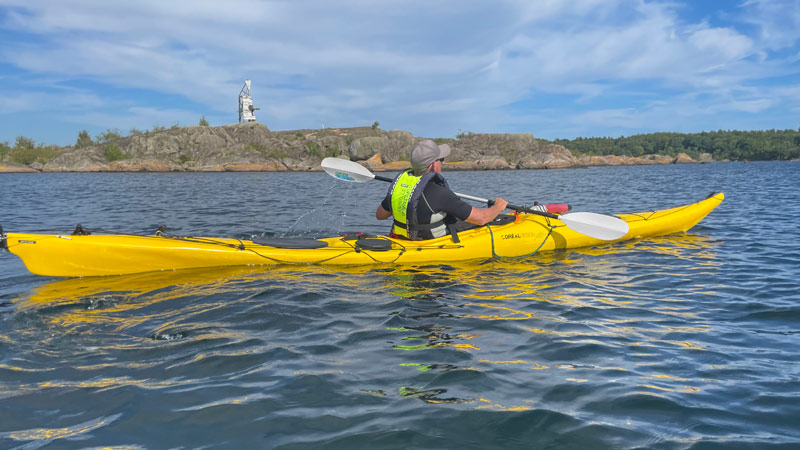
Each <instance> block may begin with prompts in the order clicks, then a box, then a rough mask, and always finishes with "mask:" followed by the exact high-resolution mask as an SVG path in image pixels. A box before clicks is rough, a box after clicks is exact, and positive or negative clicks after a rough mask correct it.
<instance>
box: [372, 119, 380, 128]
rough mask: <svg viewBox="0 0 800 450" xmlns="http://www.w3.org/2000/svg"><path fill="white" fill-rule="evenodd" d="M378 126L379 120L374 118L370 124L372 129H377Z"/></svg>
mask: <svg viewBox="0 0 800 450" xmlns="http://www.w3.org/2000/svg"><path fill="white" fill-rule="evenodd" d="M378 126H380V122H378V121H377V120H376V121H375V122H374V123H373V124H372V129H373V130H376V129H378Z"/></svg>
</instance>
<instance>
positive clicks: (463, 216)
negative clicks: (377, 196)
mask: <svg viewBox="0 0 800 450" xmlns="http://www.w3.org/2000/svg"><path fill="white" fill-rule="evenodd" d="M381 206H382V207H383V209H385V210H387V211H390V212H391V211H392V189H391V188H390V189H389V192H388V193H387V194H386V197H384V199H383V201H382V202H381ZM438 212H445V213H447V217H446V218H445V220H444V221H445V223H455V222H457V221H458V220H467V218H468V217H469V215H470V214H471V213H472V206H470V204H469V203H466V202H465V201H464V200H461V199H460V198H459V197H458V196H457V195H456V194H455V193H453V191H451V190H450V189H448V188H446V187H444V186H442V185H441V184H439V183H436V182H435V181H431V182H429V183H428V185H427V186H425V190H424V191H422V196H421V197H420V199H419V204H418V205H417V219H418V220H419V223H430V221H431V216H432V215H434V214H435V213H438ZM429 233H430V232H429V231H421V232H420V237H422V238H423V239H425V238H428V237H433V236H430V235H429ZM426 235H429V236H426Z"/></svg>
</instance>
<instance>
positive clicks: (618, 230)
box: [558, 212, 628, 241]
mask: <svg viewBox="0 0 800 450" xmlns="http://www.w3.org/2000/svg"><path fill="white" fill-rule="evenodd" d="M558 220H560V221H562V222H564V225H566V226H567V227H569V229H571V230H573V231H577V232H578V233H581V234H585V235H586V236H590V237H593V238H595V239H600V240H603V241H614V240H617V239H619V238H621V237H622V236H625V235H626V234H628V224H627V223H626V222H625V221H624V220H622V219H620V218H619V217H614V216H606V215H604V214H597V213H591V212H574V213H569V214H564V215H562V216H559V218H558Z"/></svg>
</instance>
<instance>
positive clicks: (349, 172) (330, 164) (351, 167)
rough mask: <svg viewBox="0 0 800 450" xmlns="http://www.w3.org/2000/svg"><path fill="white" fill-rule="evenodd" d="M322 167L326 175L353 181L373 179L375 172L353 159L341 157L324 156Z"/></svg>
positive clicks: (361, 181) (359, 181) (362, 181)
mask: <svg viewBox="0 0 800 450" xmlns="http://www.w3.org/2000/svg"><path fill="white" fill-rule="evenodd" d="M322 168H323V169H324V170H325V172H328V175H330V176H332V177H334V178H336V179H339V180H342V181H351V182H354V183H364V182H366V181H371V180H374V179H375V174H373V173H372V172H370V171H369V169H367V168H366V167H364V166H362V165H361V164H359V163H357V162H353V161H348V160H346V159H341V158H325V159H323V160H322Z"/></svg>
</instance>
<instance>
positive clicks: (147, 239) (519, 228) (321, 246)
mask: <svg viewBox="0 0 800 450" xmlns="http://www.w3.org/2000/svg"><path fill="white" fill-rule="evenodd" d="M723 199H724V194H722V193H719V194H715V195H712V196H709V197H708V198H706V199H704V200H701V201H699V202H696V203H692V204H689V205H684V206H680V207H677V208H671V209H665V210H660V211H647V212H640V213H633V214H618V215H617V217H619V218H621V219H622V220H624V221H625V222H627V223H628V226H629V231H628V233H627V234H626V235H625V236H623V237H621V238H620V239H617V240H615V241H603V240H599V239H595V238H592V237H589V236H585V235H582V234H579V233H577V232H575V231H573V230H571V229H569V228H567V227H566V226H565V225H564V224H563V223H562V222H560V221H559V220H557V219H551V218H547V217H543V216H539V215H533V214H525V213H521V214H519V215H518V216H516V218H515V220H513V221H511V222H510V223H506V224H501V225H488V226H485V227H479V228H475V229H472V230H467V231H462V232H460V233H459V235H458V236H459V239H460V242H458V243H456V242H454V241H453V240H452V238H451V237H450V236H446V237H442V238H437V239H432V240H428V241H407V240H400V239H391V238H388V237H385V236H374V237H370V238H368V239H365V240H361V239H354V238H353V237H342V236H336V237H328V238H320V239H316V240H313V242H314V243H315V244H316V245H315V246H316V247H318V248H282V247H281V246H274V245H266V244H263V243H258V240H256V241H257V242H253V241H250V240H239V239H226V238H206V237H179V236H163V235H162V236H134V235H52V234H26V233H8V235H7V236H6V242H5V246H6V247H7V248H8V250H9V251H10V252H11V253H13V254H15V255H17V256H18V257H20V258H21V259H22V261H23V263H24V264H25V266H26V267H27V268H28V270H30V271H31V272H32V273H35V274H37V275H45V276H57V277H84V276H101V275H123V274H132V273H140V272H151V271H159V270H180V269H190V268H207V267H224V266H246V265H279V264H328V265H368V264H426V263H446V262H455V261H467V260H481V259H482V260H485V259H489V258H493V257H522V256H526V255H531V254H534V253H536V252H540V251H554V250H560V249H569V248H580V247H590V246H598V245H607V244H609V243H610V242H618V241H624V240H629V239H639V238H647V237H652V236H660V235H666V234H673V233H679V232H684V231H687V230H689V229H690V228H692V227H693V226H695V225H696V224H697V223H698V222H699V221H701V220H702V219H703V218H704V217H706V215H708V214H709V213H710V212H711V211H712V210H714V208H716V207H717V206H718V205H719V204H720V203H721V202H722V201H723ZM309 241H312V240H309ZM367 241H369V242H367ZM367 243H369V244H371V245H364V244H367ZM376 243H377V244H379V245H378V247H384V248H381V249H375V248H376V247H375V244H376Z"/></svg>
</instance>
